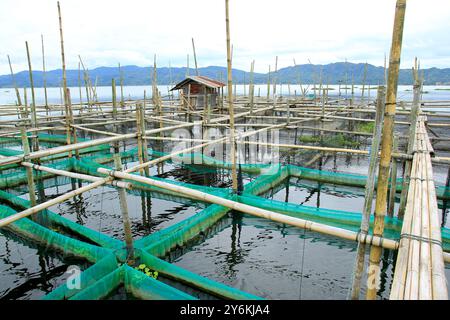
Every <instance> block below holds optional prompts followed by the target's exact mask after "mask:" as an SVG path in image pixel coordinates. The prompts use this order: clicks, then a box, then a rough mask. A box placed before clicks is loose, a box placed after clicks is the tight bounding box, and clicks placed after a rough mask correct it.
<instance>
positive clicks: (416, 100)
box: [398, 60, 422, 219]
mask: <svg viewBox="0 0 450 320" xmlns="http://www.w3.org/2000/svg"><path fill="white" fill-rule="evenodd" d="M416 66H417V60H416ZM413 75H414V88H413V90H414V97H413V107H412V109H411V116H410V123H411V124H410V126H409V140H408V146H407V149H406V153H407V154H412V152H413V147H414V141H415V137H416V129H417V119H418V116H419V113H420V92H421V91H422V84H421V82H420V80H419V77H418V70H417V67H415V68H413ZM411 164H412V163H411V161H407V162H406V163H405V170H404V171H405V173H404V176H403V182H402V192H401V195H400V205H399V209H398V217H399V218H400V219H403V216H404V215H405V208H406V200H407V199H408V186H409V177H410V175H411Z"/></svg>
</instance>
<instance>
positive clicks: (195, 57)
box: [192, 38, 200, 76]
mask: <svg viewBox="0 0 450 320" xmlns="http://www.w3.org/2000/svg"><path fill="white" fill-rule="evenodd" d="M192 50H193V51H194V62H195V74H196V75H197V76H199V75H200V74H199V73H198V66H197V55H196V54H195V44H194V38H192Z"/></svg>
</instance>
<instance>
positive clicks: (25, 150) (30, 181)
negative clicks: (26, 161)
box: [20, 126, 37, 207]
mask: <svg viewBox="0 0 450 320" xmlns="http://www.w3.org/2000/svg"><path fill="white" fill-rule="evenodd" d="M20 134H21V137H22V147H23V154H24V156H25V157H26V156H28V155H29V154H30V145H29V144H28V137H27V133H26V130H25V127H23V126H22V127H20ZM26 172H27V181H28V193H29V195H30V202H31V206H32V207H34V206H35V205H36V204H37V201H36V188H35V185H34V180H33V170H32V169H30V168H26Z"/></svg>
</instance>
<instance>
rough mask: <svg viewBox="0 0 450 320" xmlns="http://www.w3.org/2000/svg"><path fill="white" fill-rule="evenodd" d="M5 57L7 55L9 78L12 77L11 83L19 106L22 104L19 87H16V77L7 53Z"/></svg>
mask: <svg viewBox="0 0 450 320" xmlns="http://www.w3.org/2000/svg"><path fill="white" fill-rule="evenodd" d="M7 57H8V64H9V70H10V72H11V78H12V82H13V85H14V90H15V91H16V97H17V104H18V105H19V106H21V105H22V100H21V99H20V93H19V88H18V87H17V83H16V77H15V76H14V72H13V68H12V65H11V59H10V58H9V54H8V55H7Z"/></svg>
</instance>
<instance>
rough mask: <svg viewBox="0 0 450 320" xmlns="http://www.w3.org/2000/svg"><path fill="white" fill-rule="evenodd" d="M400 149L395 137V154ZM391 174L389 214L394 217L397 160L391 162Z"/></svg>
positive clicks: (393, 146)
mask: <svg viewBox="0 0 450 320" xmlns="http://www.w3.org/2000/svg"><path fill="white" fill-rule="evenodd" d="M397 147H398V138H397V137H395V136H394V137H393V145H392V149H393V151H394V152H397ZM391 162H392V165H391V174H390V181H391V184H390V188H389V201H388V211H387V214H388V216H389V217H393V216H394V207H395V193H396V191H397V160H396V159H395V158H392V160H391Z"/></svg>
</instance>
